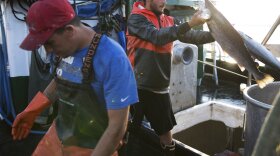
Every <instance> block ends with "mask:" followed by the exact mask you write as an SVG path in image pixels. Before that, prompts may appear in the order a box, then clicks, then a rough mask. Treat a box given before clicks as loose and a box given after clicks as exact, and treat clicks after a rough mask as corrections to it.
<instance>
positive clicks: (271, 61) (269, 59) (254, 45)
mask: <svg viewBox="0 0 280 156" xmlns="http://www.w3.org/2000/svg"><path fill="white" fill-rule="evenodd" d="M239 34H240V36H241V37H242V39H243V41H244V43H245V46H246V47H247V49H248V51H249V52H250V54H251V55H252V56H253V57H254V58H256V59H258V60H259V61H261V62H262V63H264V64H265V65H268V66H270V67H272V68H274V69H276V70H278V71H280V61H279V60H277V58H276V57H275V56H274V55H273V54H272V53H271V52H270V51H269V50H268V49H267V48H266V47H265V46H263V45H262V44H260V43H259V42H257V41H255V40H254V39H252V38H251V37H249V36H248V35H246V34H245V33H243V32H241V31H239Z"/></svg>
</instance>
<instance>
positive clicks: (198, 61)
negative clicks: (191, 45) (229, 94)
mask: <svg viewBox="0 0 280 156" xmlns="http://www.w3.org/2000/svg"><path fill="white" fill-rule="evenodd" d="M197 61H198V62H199V63H202V64H205V65H208V66H211V67H215V68H217V69H220V70H222V71H225V72H228V73H231V74H234V75H237V76H240V77H243V78H245V79H248V77H247V76H244V75H241V74H238V73H235V72H233V71H230V70H227V69H224V68H221V67H218V66H215V65H212V64H210V63H207V62H203V61H200V60H197ZM254 81H255V80H254Z"/></svg>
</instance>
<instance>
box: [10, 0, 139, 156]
mask: <svg viewBox="0 0 280 156" xmlns="http://www.w3.org/2000/svg"><path fill="white" fill-rule="evenodd" d="M26 22H27V24H28V26H29V31H30V32H29V34H28V36H27V37H26V38H25V39H24V41H23V42H22V44H21V45H20V47H21V48H23V49H26V50H34V49H36V48H39V47H40V46H43V47H44V48H45V49H46V52H47V53H53V54H54V55H56V56H60V57H61V58H62V59H61V61H60V62H59V63H58V64H57V65H56V68H55V69H56V77H55V79H54V80H52V81H51V82H50V84H49V85H48V86H47V88H46V89H45V90H44V92H38V93H37V94H36V95H35V97H34V98H33V99H32V100H31V102H30V103H29V104H28V106H27V107H26V108H25V110H24V111H22V112H21V113H20V114H18V115H17V116H16V118H15V120H14V122H13V126H12V136H13V139H14V140H21V139H23V138H26V137H27V136H28V134H29V132H30V130H31V128H32V126H33V123H34V121H35V119H36V117H37V116H38V115H39V114H40V113H41V112H42V111H43V110H44V109H46V108H47V107H49V106H50V105H51V104H53V103H54V102H55V103H56V104H57V105H58V110H57V114H58V115H57V117H56V119H55V120H54V122H53V124H52V126H51V127H50V128H49V130H48V132H47V133H46V134H45V136H44V137H43V138H42V140H41V141H40V143H39V144H38V146H37V148H36V149H35V151H34V153H33V155H38V156H45V155H53V156H80V155H83V156H89V155H92V156H93V155H96V156H100V155H106V156H116V155H118V153H117V151H116V150H117V148H118V147H120V146H119V145H120V144H121V143H120V142H121V139H122V138H123V136H124V134H125V132H126V125H127V121H128V113H129V106H130V105H131V104H134V103H136V102H138V96H137V90H136V81H135V78H134V74H133V70H132V68H131V65H130V62H129V60H128V58H127V56H126V53H125V52H124V50H123V48H122V47H121V46H120V45H119V44H118V43H116V42H115V41H114V40H112V39H110V38H109V37H107V36H106V35H100V34H97V33H96V32H95V31H94V30H93V29H92V28H90V27H88V26H86V25H84V24H83V23H82V22H81V21H80V19H79V18H78V17H77V16H76V15H75V12H74V10H73V8H72V6H71V5H70V3H69V2H68V1H67V0H38V1H36V2H35V3H34V4H32V6H31V7H30V9H29V10H28V13H27V20H26ZM93 149H94V150H93Z"/></svg>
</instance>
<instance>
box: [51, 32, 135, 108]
mask: <svg viewBox="0 0 280 156" xmlns="http://www.w3.org/2000/svg"><path fill="white" fill-rule="evenodd" d="M87 52H88V47H86V48H84V49H82V50H80V51H77V52H76V53H75V54H74V55H73V56H69V57H67V58H64V59H62V60H61V62H60V64H59V66H58V68H57V70H56V73H57V76H58V77H59V78H61V79H64V80H68V81H71V82H75V83H81V81H82V76H83V75H82V72H81V68H82V66H83V60H84V58H85V56H86V54H87ZM93 69H94V81H93V82H92V84H91V85H92V87H93V89H94V91H95V93H96V95H97V97H98V100H99V102H101V103H102V104H105V105H106V107H107V109H121V108H124V107H126V106H128V105H131V104H134V103H136V102H138V95H137V89H136V81H135V78H134V73H133V71H132V67H131V64H130V62H129V60H128V58H127V56H126V54H125V52H124V50H123V49H122V47H121V46H120V45H119V44H118V43H117V42H115V41H113V40H112V39H110V38H109V37H107V36H106V35H102V37H101V39H100V42H99V45H98V47H97V49H96V52H95V55H94V57H93Z"/></svg>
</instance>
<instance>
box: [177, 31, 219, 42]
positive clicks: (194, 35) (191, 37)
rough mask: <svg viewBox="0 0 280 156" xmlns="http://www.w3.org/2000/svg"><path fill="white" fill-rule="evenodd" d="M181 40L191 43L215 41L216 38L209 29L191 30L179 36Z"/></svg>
mask: <svg viewBox="0 0 280 156" xmlns="http://www.w3.org/2000/svg"><path fill="white" fill-rule="evenodd" d="M178 39H179V41H181V42H184V43H191V44H205V43H210V42H214V41H215V39H214V38H213V36H212V35H211V33H210V32H208V31H202V30H189V31H187V32H186V33H185V34H182V35H179V36H178Z"/></svg>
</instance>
